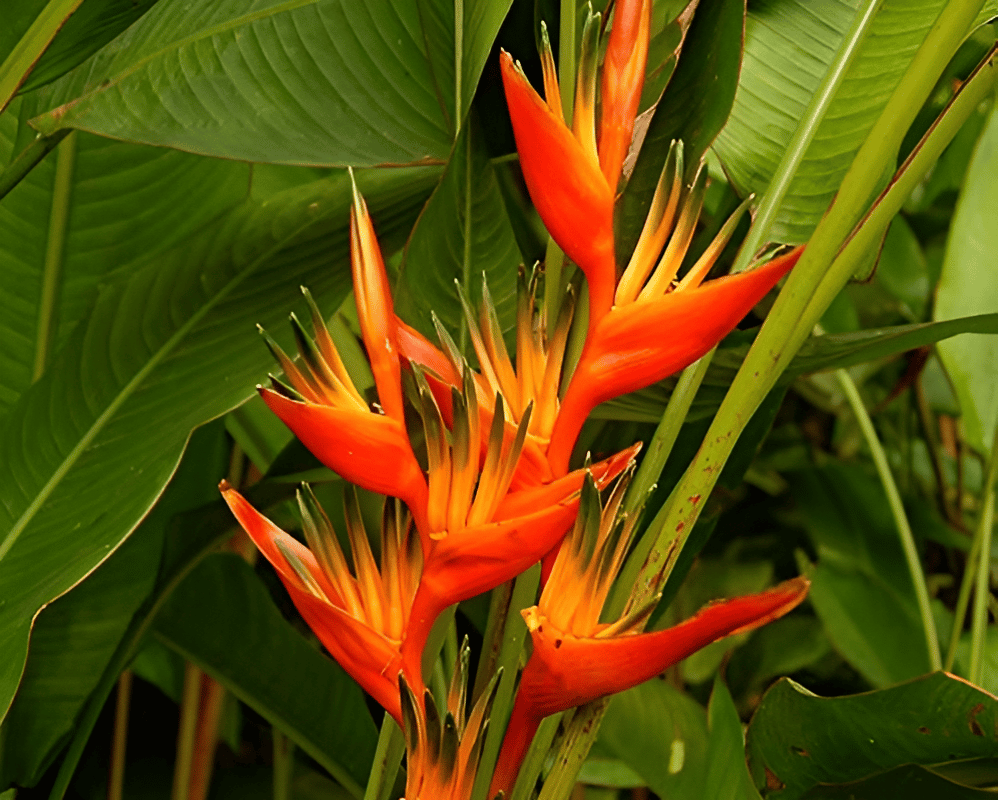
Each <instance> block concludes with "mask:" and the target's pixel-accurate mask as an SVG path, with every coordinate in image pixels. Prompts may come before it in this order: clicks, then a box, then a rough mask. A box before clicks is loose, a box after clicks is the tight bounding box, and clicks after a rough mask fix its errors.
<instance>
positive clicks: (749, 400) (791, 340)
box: [635, 0, 994, 603]
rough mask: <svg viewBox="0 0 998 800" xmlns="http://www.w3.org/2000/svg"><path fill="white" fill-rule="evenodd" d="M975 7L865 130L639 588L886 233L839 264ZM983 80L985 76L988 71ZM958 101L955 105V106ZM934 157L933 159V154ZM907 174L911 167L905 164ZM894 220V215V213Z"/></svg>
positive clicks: (664, 562) (674, 554)
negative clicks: (865, 257) (837, 297)
mask: <svg viewBox="0 0 998 800" xmlns="http://www.w3.org/2000/svg"><path fill="white" fill-rule="evenodd" d="M980 6H981V2H979V0H951V2H950V3H949V5H948V6H947V7H946V9H945V10H944V11H943V13H942V14H941V15H940V17H939V19H938V20H937V21H936V24H935V26H934V27H933V28H932V30H931V31H930V32H929V34H928V36H927V37H926V39H925V41H924V42H923V44H922V46H921V48H920V49H919V51H918V53H916V55H915V58H914V59H913V61H912V63H911V65H910V66H909V69H908V71H907V72H906V73H905V76H904V78H903V79H902V81H901V84H900V85H899V86H898V87H897V89H896V90H895V92H894V94H893V95H892V96H891V98H890V100H888V102H887V105H886V106H885V108H884V111H883V113H882V114H881V116H880V117H879V118H878V120H877V122H876V123H875V124H874V125H873V127H872V129H871V131H870V134H869V136H868V137H867V139H866V141H865V142H864V143H863V146H862V147H861V148H860V150H859V153H858V154H857V156H856V158H855V160H854V161H853V164H852V166H851V167H850V169H849V171H848V173H847V174H846V176H845V179H844V180H843V182H842V185H841V188H840V189H839V192H838V193H837V194H836V197H835V200H834V201H833V202H832V205H831V207H830V208H829V210H828V212H827V213H826V214H825V216H824V217H823V218H822V220H821V222H820V223H819V224H818V227H817V229H816V230H815V232H814V235H813V236H812V238H811V241H810V243H809V245H808V247H807V249H806V250H805V251H804V254H803V255H802V256H801V259H800V261H799V262H798V263H797V266H796V267H795V268H794V269H793V271H792V272H791V273H790V277H789V279H788V280H787V283H786V286H785V287H784V288H783V291H781V292H780V295H779V297H778V298H777V300H776V303H775V304H774V305H773V308H772V310H771V311H770V313H769V315H768V316H767V318H766V321H765V322H764V323H763V326H762V329H761V330H760V332H759V335H758V336H757V337H756V340H755V342H754V344H753V345H752V348H751V349H750V350H749V353H748V355H747V356H746V358H745V361H744V362H743V364H742V366H741V369H739V371H738V374H737V375H736V376H735V379H734V381H733V382H732V385H731V388H730V389H729V391H728V394H727V395H726V396H725V398H724V401H723V402H722V403H721V407H720V409H719V410H718V412H717V415H716V416H715V418H714V421H713V422H712V424H711V426H710V428H709V430H708V432H707V435H706V437H705V438H704V443H703V445H702V446H701V448H700V451H699V452H698V453H697V456H696V458H695V459H694V462H693V464H691V465H690V468H689V469H688V470H687V471H686V473H685V475H684V476H683V478H682V479H681V481H680V483H679V484H678V486H677V488H676V490H675V496H676V503H675V505H674V507H673V508H672V509H671V511H670V513H669V515H668V517H667V518H666V520H665V521H664V524H663V525H662V526H661V527H660V529H659V532H658V534H657V539H656V542H655V546H654V548H653V550H652V552H651V554H650V559H649V564H648V567H647V572H648V574H647V575H644V574H642V575H641V576H640V578H641V579H644V578H645V577H648V578H650V577H651V574H652V573H653V572H657V571H658V570H659V569H661V570H662V573H663V574H664V575H665V576H668V574H669V573H670V572H671V570H672V568H673V566H674V565H675V563H676V560H677V558H678V556H679V553H680V551H681V549H682V547H683V545H684V544H685V542H686V540H687V538H688V537H689V534H690V532H691V531H692V529H693V526H694V524H695V523H696V520H697V518H698V517H699V514H700V509H701V508H702V507H703V505H704V504H703V503H700V502H699V500H700V498H701V497H706V496H707V495H708V494H709V493H710V491H711V490H712V489H713V487H714V484H715V483H716V482H717V479H718V478H719V477H720V474H721V470H722V469H723V467H724V464H725V463H726V462H727V459H728V456H729V455H730V454H731V451H732V449H733V448H734V446H735V443H736V442H737V440H738V436H739V435H740V434H741V431H742V430H743V429H744V427H745V425H746V424H747V423H748V421H749V419H750V418H751V416H752V414H754V413H755V410H756V409H757V408H758V407H759V405H760V404H761V403H762V401H763V400H764V399H765V398H766V395H767V394H768V393H769V391H770V389H772V387H773V386H774V385H775V384H776V381H777V379H778V378H779V376H780V374H781V373H782V372H783V370H784V369H786V367H787V365H788V364H789V363H790V360H791V359H792V358H793V356H794V354H795V353H796V352H797V350H798V349H799V348H800V346H801V345H802V344H803V343H804V341H805V339H806V338H807V336H808V335H809V333H810V331H811V330H812V329H813V328H814V325H815V324H816V323H817V322H818V319H819V318H820V316H821V314H822V313H823V312H824V310H825V309H826V308H827V307H828V305H829V303H831V301H832V299H833V298H834V297H835V295H836V294H838V292H839V290H841V288H842V287H843V286H844V285H845V284H846V282H847V281H848V280H849V278H850V276H851V275H852V273H853V271H854V269H855V268H856V266H857V264H858V263H859V261H860V260H861V258H862V256H863V255H864V254H866V253H867V252H869V248H870V247H871V246H872V244H873V242H875V241H876V238H879V234H881V233H882V232H883V231H884V230H886V226H887V223H889V221H890V217H893V213H891V214H890V217H888V218H887V220H886V221H884V222H883V228H880V230H879V231H878V230H876V226H874V225H872V224H870V219H869V218H867V220H866V224H864V225H863V227H862V228H860V229H859V230H858V231H857V233H856V235H854V236H853V237H852V239H851V240H850V241H849V244H848V245H847V246H846V248H844V250H843V252H842V253H841V254H840V255H838V256H837V254H838V251H839V249H840V247H841V246H842V244H843V242H845V240H846V238H847V237H848V236H849V234H850V233H851V231H852V229H853V226H854V225H855V224H856V222H857V221H858V220H859V218H860V216H861V215H862V213H863V210H864V209H865V208H866V206H867V204H868V203H869V201H870V200H871V196H872V194H873V192H874V191H875V189H876V186H877V183H878V182H879V178H880V176H881V175H882V174H883V172H884V170H885V168H886V167H887V166H888V165H889V164H890V162H891V160H892V159H893V157H894V154H895V153H896V152H897V150H898V148H899V146H900V143H901V139H902V138H903V136H904V133H905V132H906V131H907V129H908V127H909V126H910V125H911V122H912V120H913V119H914V117H915V115H916V114H917V113H918V111H919V109H920V108H921V106H922V104H923V103H924V101H925V99H926V97H927V96H928V93H929V92H930V91H931V89H932V87H933V86H934V85H935V82H936V80H937V79H938V77H939V75H940V74H941V73H942V70H943V69H944V68H945V66H946V64H947V63H948V61H949V59H950V57H951V56H952V54H953V53H954V52H955V51H956V48H957V47H958V46H959V44H960V42H961V40H962V38H963V34H964V33H965V32H966V30H967V28H968V27H969V25H970V23H971V22H972V21H973V19H974V16H975V15H976V13H977V11H978V10H979V9H980ZM989 63H992V62H989ZM988 71H989V72H993V63H992V66H991V67H990V68H989V69H988ZM993 80H994V76H993V75H989V76H988V78H986V79H984V80H983V81H981V82H979V84H980V83H987V84H990V83H992V82H993ZM968 83H970V81H968ZM965 87H966V84H965ZM977 88H978V89H979V88H980V85H978V87H977ZM989 90H990V89H989ZM960 94H961V95H962V94H963V92H961V93H960ZM959 98H960V96H959V95H958V97H957V100H959ZM971 110H972V108H969V109H968V108H962V107H961V111H960V113H955V112H956V111H957V109H956V101H954V103H953V104H951V106H950V108H949V109H948V111H949V112H950V113H949V114H947V115H946V116H945V117H944V118H943V120H941V121H940V124H939V125H938V126H937V129H938V128H944V129H945V130H947V131H949V129H950V128H951V127H952V124H953V123H954V120H955V119H956V117H959V116H960V114H962V113H964V112H965V113H966V114H969V113H970V111H971ZM944 123H945V125H944ZM935 132H936V131H933V133H935ZM952 133H955V130H953V131H952ZM949 138H952V136H951V135H950V137H949ZM948 141H949V139H948V138H947V137H946V135H945V134H940V135H938V136H933V137H932V140H931V142H930V141H929V140H928V139H924V140H923V145H924V147H923V148H922V149H923V150H924V153H919V155H926V154H928V153H929V152H931V151H932V150H934V149H935V148H936V146H938V145H942V146H943V147H944V146H945V144H946V143H947V142H948ZM930 145H931V146H930ZM939 150H940V151H941V147H940V148H939ZM906 166H908V167H913V164H912V163H909V164H906ZM914 173H915V170H914V169H908V170H906V171H905V173H904V174H903V176H902V178H901V179H899V180H898V181H897V182H896V184H895V185H894V186H892V187H891V189H892V190H893V189H896V188H897V187H898V186H899V185H901V184H902V183H904V184H905V185H908V184H909V183H910V184H913V183H914V182H915V181H917V179H918V178H919V177H920V176H919V175H916V174H914ZM900 194H901V193H900V190H899V191H898V192H896V193H895V195H894V197H893V198H892V200H897V205H898V207H900V202H901V201H902V200H903V198H902V197H901V196H900ZM890 196H891V192H890V191H889V192H888V193H886V194H885V195H884V196H883V198H882V200H881V203H880V204H879V205H878V207H877V208H876V209H875V210H874V212H873V213H874V214H875V213H877V212H880V211H881V208H880V205H884V204H885V203H887V200H888V197H890ZM896 210H897V209H896V208H895V209H894V213H896ZM885 213H886V211H885ZM871 216H873V214H871ZM875 237H876V238H875ZM648 587H649V590H650V591H649V590H645V589H644V588H643V587H642V586H640V585H639V587H638V589H637V590H636V592H637V594H636V596H635V601H636V602H637V603H643V602H647V601H649V600H650V599H651V597H652V596H653V593H654V592H653V589H651V587H652V581H650V580H649V581H648Z"/></svg>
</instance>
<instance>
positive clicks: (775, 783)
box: [766, 767, 786, 791]
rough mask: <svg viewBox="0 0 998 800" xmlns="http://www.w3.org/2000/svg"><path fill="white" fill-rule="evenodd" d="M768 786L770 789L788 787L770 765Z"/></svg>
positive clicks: (767, 775)
mask: <svg viewBox="0 0 998 800" xmlns="http://www.w3.org/2000/svg"><path fill="white" fill-rule="evenodd" d="M766 788H767V789H769V790H770V791H776V790H777V789H785V788H786V784H785V783H784V782H783V781H781V780H780V779H779V778H777V777H776V775H775V774H774V773H773V771H772V770H771V769H770V768H769V767H766Z"/></svg>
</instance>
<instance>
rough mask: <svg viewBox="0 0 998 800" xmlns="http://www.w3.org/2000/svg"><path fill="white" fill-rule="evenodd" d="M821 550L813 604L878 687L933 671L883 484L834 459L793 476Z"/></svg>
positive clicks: (837, 640) (837, 644) (830, 634)
mask: <svg viewBox="0 0 998 800" xmlns="http://www.w3.org/2000/svg"><path fill="white" fill-rule="evenodd" d="M790 485H791V490H792V492H793V497H794V500H795V501H796V503H797V506H798V508H799V509H800V511H801V513H802V514H803V517H804V526H805V528H806V529H807V532H808V534H809V535H810V537H811V540H812V541H813V542H814V545H815V548H816V549H817V551H818V563H817V565H816V567H815V570H814V574H813V575H812V576H811V592H810V600H811V605H812V606H814V609H815V611H816V612H817V614H818V617H819V619H820V620H821V622H822V624H823V625H824V626H825V630H826V631H827V633H828V637H829V639H831V641H832V644H833V645H834V646H835V647H836V648H837V649H838V650H839V651H840V652H841V653H842V655H843V656H845V658H846V659H847V660H848V661H849V662H850V663H851V664H852V665H853V666H854V667H855V668H856V669H858V670H859V671H860V672H861V673H862V674H863V676H864V677H865V678H866V679H867V680H868V681H869V682H870V683H871V684H873V685H874V686H877V687H883V686H888V685H890V684H892V683H896V682H897V681H901V680H905V679H907V678H911V677H914V676H915V675H921V674H922V673H924V672H927V671H928V670H929V661H928V655H927V653H926V650H925V637H924V634H923V632H922V627H921V622H920V618H919V616H918V608H917V605H916V602H915V594H914V589H913V587H912V585H911V576H910V575H909V574H908V571H907V569H906V568H905V562H904V555H903V554H902V552H901V545H900V542H899V541H898V535H897V529H896V528H895V526H894V523H893V520H892V518H891V514H890V509H889V507H888V505H887V498H886V496H885V495H884V491H883V488H882V487H881V486H880V484H879V483H878V482H877V481H875V480H871V479H870V476H869V475H868V474H867V473H866V472H865V471H864V470H862V469H861V468H858V467H852V468H850V467H849V466H846V465H843V464H831V465H829V466H827V467H825V468H823V469H820V470H817V469H816V470H811V471H807V472H798V473H795V474H793V475H792V476H790Z"/></svg>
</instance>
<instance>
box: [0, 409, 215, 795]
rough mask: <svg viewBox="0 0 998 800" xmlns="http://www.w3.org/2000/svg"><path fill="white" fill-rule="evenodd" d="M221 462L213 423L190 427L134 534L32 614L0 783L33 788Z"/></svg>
mask: <svg viewBox="0 0 998 800" xmlns="http://www.w3.org/2000/svg"><path fill="white" fill-rule="evenodd" d="M228 461H229V452H228V445H227V442H226V439H225V428H224V426H223V425H222V424H221V423H220V422H216V423H214V424H212V425H206V426H204V427H202V428H199V429H198V430H197V431H195V433H194V435H193V436H192V437H191V444H190V446H189V447H188V449H187V452H186V453H185V455H184V459H183V461H182V462H181V466H180V468H179V469H178V470H177V473H176V475H175V476H174V480H172V481H171V482H170V485H169V486H168V487H167V490H166V492H165V493H164V496H163V497H162V498H161V499H160V501H159V502H158V503H157V504H156V507H155V508H154V509H153V511H152V513H150V515H149V516H148V517H147V518H146V519H145V520H143V522H142V525H140V526H139V528H138V530H137V531H136V532H135V535H134V536H132V537H130V538H129V539H128V540H127V541H126V542H125V543H124V544H123V545H122V546H121V547H120V548H118V550H116V551H115V552H114V554H113V555H112V556H111V557H110V558H109V559H107V561H105V562H104V563H103V564H101V566H100V568H99V569H97V570H96V571H95V572H94V573H93V574H92V575H90V576H89V577H88V578H87V579H86V580H85V581H83V583H81V584H80V585H79V586H77V587H76V588H74V589H73V590H72V591H71V592H69V593H68V594H66V595H64V596H63V597H60V598H59V599H58V600H56V601H55V602H54V603H52V604H51V605H50V606H48V607H47V608H46V609H45V610H44V611H43V612H42V613H41V614H40V615H39V617H38V620H37V622H36V624H35V628H34V631H33V632H32V639H31V648H30V651H29V657H28V663H27V667H26V668H25V674H24V679H23V680H22V682H21V685H20V687H19V688H18V692H17V696H16V698H15V700H14V704H13V705H12V706H11V709H10V713H9V714H8V716H7V718H6V719H5V720H4V722H3V725H4V730H5V731H6V732H7V733H8V735H6V736H0V742H2V745H3V749H2V751H0V786H6V785H8V784H9V783H10V782H11V781H13V782H14V783H16V784H17V785H19V786H34V785H35V783H37V781H38V780H39V779H40V778H41V776H42V773H43V772H44V770H45V767H46V765H47V764H48V763H49V762H50V761H51V759H52V758H53V757H54V756H55V755H56V753H57V752H58V750H59V748H60V746H61V744H62V743H63V741H64V740H65V739H66V738H67V737H68V736H69V735H70V733H71V732H75V730H76V727H77V720H78V717H79V714H80V710H81V709H82V708H83V706H84V703H85V702H87V700H88V698H89V697H90V695H91V693H92V692H93V691H94V690H95V687H97V685H98V683H99V681H100V680H101V677H102V674H103V673H104V672H105V669H106V668H107V665H108V663H109V662H110V661H111V659H112V656H113V654H114V653H115V650H116V649H117V648H118V645H119V642H120V641H121V639H122V636H123V635H124V634H125V631H126V629H127V628H128V627H129V623H130V622H131V621H132V617H133V615H134V614H135V612H136V609H137V608H138V607H139V605H140V604H141V603H142V602H143V601H144V600H145V599H146V597H147V595H148V594H149V593H150V591H151V590H152V588H153V583H154V582H155V581H156V578H157V566H158V565H159V564H160V555H161V552H162V550H163V540H164V531H165V530H166V528H167V526H168V524H169V522H170V520H171V518H172V517H173V516H174V514H176V513H178V512H179V511H181V510H185V509H188V508H191V507H194V506H199V505H201V504H204V503H208V502H210V501H212V500H215V499H216V498H217V491H216V490H215V486H214V484H215V481H216V480H217V478H218V476H219V475H220V474H224V472H225V469H226V468H227V466H228ZM102 700H103V698H101V701H102ZM101 701H97V702H101Z"/></svg>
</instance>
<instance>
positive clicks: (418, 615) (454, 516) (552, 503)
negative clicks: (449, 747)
mask: <svg viewBox="0 0 998 800" xmlns="http://www.w3.org/2000/svg"><path fill="white" fill-rule="evenodd" d="M413 372H414V378H415V382H416V384H417V392H418V397H419V410H420V413H421V415H422V417H423V423H424V429H425V431H426V450H427V460H428V462H429V478H428V483H429V492H428V500H427V506H426V512H425V515H424V516H425V518H426V521H427V522H426V531H425V533H422V532H421V533H422V539H423V552H424V565H423V571H422V578H421V580H420V582H419V588H418V590H417V591H416V595H415V597H414V599H413V603H412V613H411V618H410V623H409V627H408V632H407V635H406V638H405V640H404V642H403V644H402V654H403V656H404V660H405V663H406V665H407V666H415V665H416V664H418V663H419V660H420V657H421V655H422V651H423V647H424V646H425V644H426V640H427V637H428V636H429V633H430V630H431V628H432V627H433V623H434V622H435V621H436V619H437V617H438V616H439V615H440V613H441V612H442V611H443V610H444V609H445V608H447V607H448V606H450V605H452V604H454V603H458V602H460V601H462V600H467V599H469V598H471V597H475V596H476V595H479V594H481V593H483V592H486V591H488V590H490V589H493V588H495V587H496V586H498V585H499V584H501V583H504V582H505V581H507V580H510V579H512V578H514V577H516V576H517V575H519V574H520V573H522V572H524V571H525V570H526V569H528V568H529V567H530V566H532V565H533V564H535V563H537V562H538V561H539V560H540V559H541V558H542V557H543V556H544V555H545V554H547V553H548V552H549V551H550V550H552V549H553V548H554V547H555V546H556V545H558V543H559V542H560V541H561V539H562V537H564V535H565V533H566V532H567V531H568V530H569V528H571V526H572V522H573V521H574V520H575V515H576V511H577V509H578V504H579V491H580V489H581V487H582V484H583V480H584V478H585V475H586V474H587V472H586V471H585V470H578V471H576V472H575V473H572V474H570V475H567V476H565V477H564V478H563V479H561V480H558V481H553V482H552V483H549V484H544V485H540V486H534V487H530V488H526V489H522V490H520V491H514V492H510V491H509V486H510V483H511V481H512V478H513V475H514V473H515V472H516V468H517V464H518V462H519V460H520V455H521V452H522V449H523V443H524V441H525V440H526V431H527V428H528V427H529V424H530V410H529V408H528V410H527V412H526V413H525V415H524V418H523V419H522V420H521V421H520V423H519V425H518V426H517V428H516V435H515V437H513V438H512V440H511V439H510V438H509V437H507V436H506V435H505V431H506V414H505V406H504V403H503V401H502V398H501V397H497V399H496V405H495V409H494V412H493V414H492V415H491V420H492V424H491V429H490V431H489V433H488V435H487V437H486V439H487V442H488V445H487V447H486V450H485V453H484V454H482V453H481V451H480V449H479V447H478V443H479V442H480V441H481V440H482V434H481V433H480V431H479V425H480V417H479V414H478V400H477V397H476V390H475V385H474V378H473V377H472V376H471V374H470V371H466V372H465V377H464V389H463V391H462V392H458V391H457V390H454V391H453V392H452V397H451V407H452V424H451V428H450V430H448V429H447V428H446V426H445V424H444V418H443V414H442V412H441V410H440V407H439V405H438V404H437V402H436V399H435V397H434V394H433V392H432V391H431V389H430V387H429V385H428V383H427V382H426V379H425V375H424V373H423V372H422V371H421V370H420V369H419V368H418V367H414V370H413ZM637 450H638V446H634V447H631V448H628V449H627V450H625V451H623V452H622V453H620V454H618V455H617V456H614V457H613V458H610V459H608V460H606V461H604V462H601V463H600V464H597V465H594V466H593V467H591V468H590V469H589V473H588V474H591V475H593V476H595V477H594V478H592V479H594V480H597V481H598V482H599V484H600V485H605V484H606V483H607V482H609V481H610V480H612V479H613V478H614V477H616V476H617V475H618V474H619V473H620V472H621V471H622V470H623V469H625V468H626V467H627V466H628V465H629V464H631V463H633V457H634V454H635V453H636V452H637ZM406 677H407V679H408V680H409V681H410V683H412V684H413V685H419V683H420V680H421V676H420V675H419V674H416V673H410V672H407V674H406Z"/></svg>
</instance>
